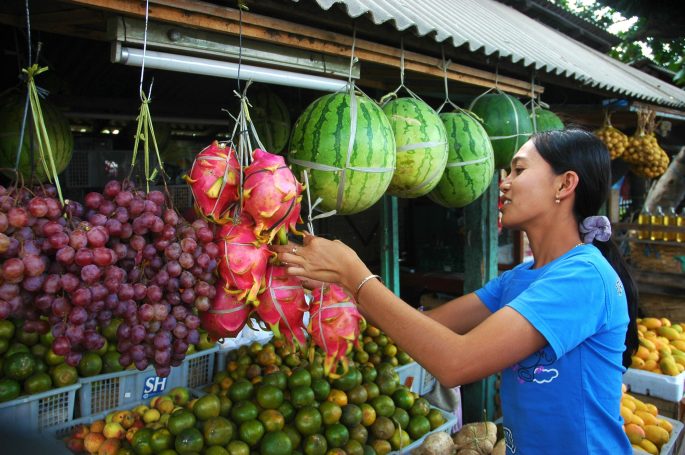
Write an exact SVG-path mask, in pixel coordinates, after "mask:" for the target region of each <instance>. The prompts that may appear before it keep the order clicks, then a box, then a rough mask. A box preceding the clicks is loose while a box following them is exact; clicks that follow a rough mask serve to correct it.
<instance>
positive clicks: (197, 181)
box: [184, 141, 240, 224]
mask: <svg viewBox="0 0 685 455" xmlns="http://www.w3.org/2000/svg"><path fill="white" fill-rule="evenodd" d="M184 179H185V181H186V182H187V183H188V185H190V190H191V191H192V193H193V198H194V199H195V207H196V209H197V211H198V212H199V213H200V214H201V215H202V216H203V217H205V218H207V219H208V220H209V221H211V222H214V223H219V224H223V223H226V222H227V221H228V219H229V216H228V215H227V211H228V209H229V207H230V206H231V205H232V204H233V203H235V202H236V201H237V200H238V186H239V185H240V164H239V163H238V159H237V158H236V154H235V150H233V148H231V147H229V146H227V145H226V144H220V143H218V142H217V141H214V142H212V144H211V145H209V146H207V147H205V148H204V149H203V150H202V151H201V152H200V153H198V155H197V157H195V161H194V162H193V166H192V167H191V168H190V174H189V175H186V176H185V177H184Z"/></svg>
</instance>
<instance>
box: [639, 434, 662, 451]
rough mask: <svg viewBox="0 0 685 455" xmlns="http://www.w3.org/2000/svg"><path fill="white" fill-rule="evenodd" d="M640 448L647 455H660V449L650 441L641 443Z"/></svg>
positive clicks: (644, 440) (646, 440) (645, 440)
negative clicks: (649, 454) (648, 454)
mask: <svg viewBox="0 0 685 455" xmlns="http://www.w3.org/2000/svg"><path fill="white" fill-rule="evenodd" d="M640 448H641V449H642V450H644V451H646V452H647V453H651V454H652V455H659V449H658V448H657V447H656V446H655V445H654V443H653V442H651V441H650V440H649V439H646V438H645V439H643V440H642V441H640Z"/></svg>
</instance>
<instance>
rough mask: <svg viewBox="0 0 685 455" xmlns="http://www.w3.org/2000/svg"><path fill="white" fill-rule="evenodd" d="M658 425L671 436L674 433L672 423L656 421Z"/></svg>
mask: <svg viewBox="0 0 685 455" xmlns="http://www.w3.org/2000/svg"><path fill="white" fill-rule="evenodd" d="M656 424H657V425H658V426H660V427H661V428H663V429H664V430H666V431H668V433H669V434H670V433H671V432H672V431H673V425H671V422H669V421H668V420H665V419H656Z"/></svg>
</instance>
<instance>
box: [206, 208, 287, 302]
mask: <svg viewBox="0 0 685 455" xmlns="http://www.w3.org/2000/svg"><path fill="white" fill-rule="evenodd" d="M253 228H254V224H253V223H252V220H250V218H249V215H246V214H242V216H241V218H240V222H239V223H238V224H234V223H228V224H225V225H224V226H223V227H222V228H221V230H220V231H219V234H218V238H219V240H218V241H217V244H218V245H219V274H220V275H221V277H222V278H223V279H224V280H225V281H226V283H227V287H228V289H230V291H229V292H235V293H237V294H238V299H239V300H241V301H244V302H246V303H248V304H255V305H256V304H257V294H258V293H259V291H260V289H262V288H263V287H264V276H265V275H266V265H267V263H268V262H269V258H271V257H273V256H274V255H275V253H274V252H272V251H271V250H270V249H269V247H268V246H267V245H266V244H263V243H261V242H259V241H258V239H257V237H256V236H255V234H254V230H253Z"/></svg>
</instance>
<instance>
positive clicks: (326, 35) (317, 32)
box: [67, 0, 544, 96]
mask: <svg viewBox="0 0 685 455" xmlns="http://www.w3.org/2000/svg"><path fill="white" fill-rule="evenodd" d="M67 1H68V2H69V3H73V4H78V5H81V6H89V7H93V8H97V9H103V10H106V11H110V12H116V13H120V14H127V15H132V16H136V17H145V4H144V3H143V2H139V1H134V0H67ZM149 17H150V19H152V20H159V21H164V22H168V23H174V24H179V25H184V26H188V27H196V28H200V29H205V30H212V31H218V32H221V33H228V34H231V35H238V34H239V33H240V31H241V29H242V34H243V36H244V37H247V38H254V39H258V40H263V41H267V42H273V43H278V44H281V45H287V46H292V47H295V48H299V49H307V50H314V51H317V52H322V53H325V54H331V55H338V56H341V55H342V56H349V55H350V50H351V48H352V44H353V43H352V37H351V36H348V35H344V34H340V33H334V32H330V31H326V30H322V29H318V28H315V27H310V26H306V25H302V24H297V23H294V22H289V21H286V20H283V19H276V18H273V17H269V16H263V15H258V14H253V13H249V12H243V13H242V25H241V14H240V12H239V11H238V10H237V9H233V8H226V7H222V6H217V5H212V4H208V3H204V2H200V1H195V0H167V1H164V2H162V1H160V0H152V1H151V6H150V8H149ZM354 45H355V56H356V57H357V58H358V59H359V60H360V61H362V62H364V61H367V62H375V63H379V64H382V65H385V66H391V67H395V68H399V67H400V64H401V55H402V51H401V50H400V49H398V48H394V47H391V46H386V45H383V44H379V43H374V42H371V41H367V40H362V39H357V40H356V42H355V43H354ZM404 63H405V70H406V71H413V72H417V73H421V74H427V75H431V76H434V77H439V78H442V77H443V76H444V72H443V70H442V69H441V68H440V65H441V64H442V60H441V59H438V58H435V57H430V56H427V55H423V54H419V53H416V52H410V51H405V52H404ZM447 77H448V79H450V80H454V81H457V82H461V83H465V84H471V85H476V86H480V87H487V88H492V87H494V86H495V83H496V82H497V86H498V87H499V88H500V89H501V90H502V91H505V92H509V93H512V94H516V95H521V96H529V95H530V92H531V85H530V84H529V83H528V82H525V81H520V80H517V79H514V78H510V77H506V76H499V77H497V76H496V75H495V74H494V73H490V72H488V71H483V70H478V69H475V68H470V67H468V66H465V65H459V64H451V65H450V66H449V68H448V71H447ZM543 90H544V89H543V87H542V86H538V85H536V86H535V92H536V93H542V92H543Z"/></svg>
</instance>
